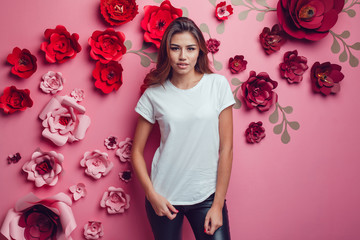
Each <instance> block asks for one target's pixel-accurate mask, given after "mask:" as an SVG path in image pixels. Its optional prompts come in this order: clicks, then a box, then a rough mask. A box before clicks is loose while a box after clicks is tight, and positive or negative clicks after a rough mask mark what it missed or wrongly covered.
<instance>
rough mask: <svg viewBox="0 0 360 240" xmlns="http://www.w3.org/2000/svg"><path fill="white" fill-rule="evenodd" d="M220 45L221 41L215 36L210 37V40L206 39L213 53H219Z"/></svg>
mask: <svg viewBox="0 0 360 240" xmlns="http://www.w3.org/2000/svg"><path fill="white" fill-rule="evenodd" d="M219 46H220V41H219V40H216V39H215V38H210V39H209V40H207V41H206V47H207V50H208V51H209V52H210V53H212V54H214V53H217V52H218V51H219Z"/></svg>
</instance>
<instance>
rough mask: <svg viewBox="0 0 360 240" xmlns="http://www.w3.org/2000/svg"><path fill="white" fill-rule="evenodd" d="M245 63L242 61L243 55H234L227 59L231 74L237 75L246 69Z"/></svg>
mask: <svg viewBox="0 0 360 240" xmlns="http://www.w3.org/2000/svg"><path fill="white" fill-rule="evenodd" d="M246 64H247V61H246V60H244V56H243V55H236V56H235V57H234V58H230V59H229V68H230V71H231V73H239V72H242V71H244V70H245V69H246Z"/></svg>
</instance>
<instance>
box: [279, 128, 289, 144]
mask: <svg viewBox="0 0 360 240" xmlns="http://www.w3.org/2000/svg"><path fill="white" fill-rule="evenodd" d="M281 141H282V142H283V143H285V144H287V143H289V142H290V135H289V133H288V132H287V130H286V129H285V131H284V132H283V134H282V135H281Z"/></svg>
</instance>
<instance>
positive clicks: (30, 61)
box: [7, 47, 37, 78]
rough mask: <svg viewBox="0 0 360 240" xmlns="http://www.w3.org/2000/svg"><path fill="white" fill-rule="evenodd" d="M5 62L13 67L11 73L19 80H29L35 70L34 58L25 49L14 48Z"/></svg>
mask: <svg viewBox="0 0 360 240" xmlns="http://www.w3.org/2000/svg"><path fill="white" fill-rule="evenodd" d="M7 61H8V63H10V64H11V65H13V67H12V68H11V73H12V74H14V75H16V76H19V77H21V78H29V77H30V76H31V75H33V73H34V72H36V69H37V64H36V61H37V59H36V57H35V56H34V55H32V54H31V53H30V51H29V50H27V49H25V48H24V49H22V50H21V49H20V48H18V47H15V48H14V49H13V51H12V53H11V54H9V55H8V56H7Z"/></svg>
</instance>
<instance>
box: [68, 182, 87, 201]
mask: <svg viewBox="0 0 360 240" xmlns="http://www.w3.org/2000/svg"><path fill="white" fill-rule="evenodd" d="M69 190H70V192H71V193H72V194H73V198H74V200H75V201H77V200H79V199H80V198H82V197H85V196H86V194H87V191H86V188H85V184H83V183H78V184H77V185H73V186H71V187H69Z"/></svg>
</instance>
